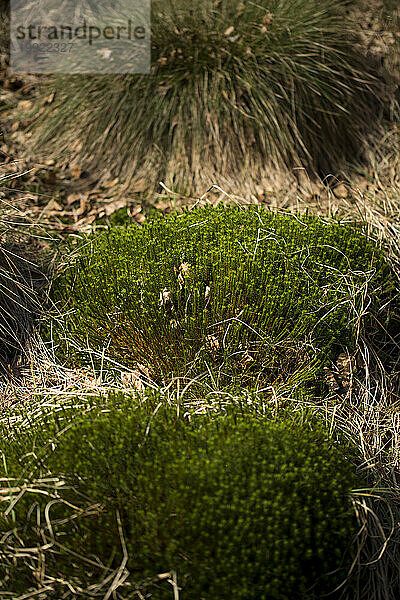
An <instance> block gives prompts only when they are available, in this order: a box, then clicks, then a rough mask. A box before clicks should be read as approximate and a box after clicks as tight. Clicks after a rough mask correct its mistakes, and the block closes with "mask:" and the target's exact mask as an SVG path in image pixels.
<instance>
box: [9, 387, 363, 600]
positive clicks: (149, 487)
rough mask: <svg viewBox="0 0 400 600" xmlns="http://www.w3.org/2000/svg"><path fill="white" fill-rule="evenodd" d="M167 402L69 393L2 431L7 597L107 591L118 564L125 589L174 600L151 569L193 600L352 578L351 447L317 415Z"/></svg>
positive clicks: (299, 590) (307, 590) (251, 595)
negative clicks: (81, 397)
mask: <svg viewBox="0 0 400 600" xmlns="http://www.w3.org/2000/svg"><path fill="white" fill-rule="evenodd" d="M159 400H160V398H159V397H158V396H154V397H153V398H151V399H149V400H146V401H144V402H142V403H138V402H137V400H135V398H132V397H124V396H122V395H115V396H112V397H110V398H109V399H107V400H106V399H104V398H99V399H93V400H89V401H88V400H85V401H75V404H76V406H75V408H73V407H72V408H69V409H65V410H64V411H59V412H57V413H48V414H47V415H42V416H41V417H40V418H39V419H38V420H36V422H34V423H32V424H31V427H30V428H28V429H26V428H19V427H18V426H16V425H14V426H13V428H12V430H11V435H10V431H8V432H7V435H6V436H4V435H2V436H1V440H2V441H1V452H2V456H3V461H2V462H3V464H4V469H3V471H4V470H5V472H3V475H2V476H3V477H4V476H5V477H6V484H5V485H7V481H8V485H9V486H10V488H9V489H10V491H9V496H8V497H9V500H10V502H11V504H10V506H9V509H8V510H7V511H6V516H5V518H4V516H3V518H2V519H1V529H2V530H3V532H7V531H8V533H5V535H4V536H3V542H4V543H3V545H2V549H1V552H2V554H3V557H2V560H1V569H2V570H3V576H2V578H3V581H8V586H9V587H8V591H17V592H18V593H23V592H25V593H26V592H27V590H28V589H31V590H32V589H34V585H35V584H36V585H37V587H40V586H43V587H46V586H48V588H47V589H48V590H49V591H48V594H49V597H52V596H51V595H50V591H51V592H52V593H54V594H57V593H58V594H59V595H61V594H62V592H63V591H66V590H67V587H68V588H69V589H70V591H71V590H80V593H81V595H80V596H79V597H86V595H85V590H87V591H89V590H90V592H91V594H93V593H94V592H96V593H98V594H100V592H102V593H103V594H104V593H105V592H106V591H107V589H108V588H109V586H110V585H111V582H112V581H115V579H114V575H115V573H116V572H118V573H119V577H120V585H121V590H119V591H120V592H121V594H122V595H121V596H119V597H125V595H124V594H123V592H124V589H125V588H124V586H127V590H128V591H129V589H130V590H132V589H133V590H134V589H139V590H141V592H142V593H144V594H146V597H149V596H150V597H155V598H170V597H172V590H171V587H170V585H169V584H168V583H167V582H166V581H164V582H160V581H158V582H157V577H156V576H157V574H161V573H166V572H170V573H172V572H175V573H176V576H177V581H178V585H179V586H181V587H182V588H183V592H182V593H183V596H184V597H185V598H187V599H188V600H198V598H204V599H210V600H211V598H220V599H221V600H222V599H224V598H226V599H228V598H229V599H230V598H232V597H234V598H237V599H238V600H252V599H254V600H261V599H263V598H265V599H272V598H274V599H275V598H276V599H285V598H303V599H304V598H317V597H318V598H319V597H321V595H320V594H322V593H326V592H330V591H332V590H333V589H334V587H335V586H336V584H338V583H341V582H342V581H343V580H344V579H345V577H346V575H347V572H348V569H349V567H350V565H351V561H352V551H351V550H349V545H350V544H351V540H352V537H353V535H354V534H356V533H357V525H356V522H355V519H354V512H353V511H352V507H351V502H350V496H349V492H350V491H351V489H352V488H354V486H357V485H358V483H359V482H358V479H357V477H356V476H355V474H354V468H353V467H352V465H351V461H350V460H349V457H350V456H351V453H352V451H351V450H350V449H349V448H348V447H347V446H346V447H343V448H338V447H336V446H335V444H334V443H333V441H332V440H331V439H329V436H328V434H327V431H326V430H325V429H323V428H322V426H320V425H318V424H316V423H315V422H314V423H313V424H312V427H311V423H310V422H309V423H303V425H301V424H299V423H295V422H294V421H293V419H292V418H289V417H287V418H285V419H284V420H281V421H277V420H273V419H272V418H269V417H267V416H258V417H256V416H255V414H254V413H253V414H252V413H250V412H249V410H248V409H244V408H242V409H240V408H238V407H236V408H231V409H230V410H229V411H228V413H227V414H224V415H222V416H214V417H210V416H206V415H202V416H194V415H193V416H192V419H191V420H189V419H188V418H186V417H184V416H182V413H181V412H180V411H179V410H177V407H176V406H175V407H171V406H170V407H165V406H164V407H160V404H158V402H159ZM2 433H3V434H4V431H3V432H2ZM346 457H347V458H346ZM3 481H4V480H3ZM3 485H4V484H3ZM22 489H24V493H23V494H20V493H19V491H20V490H22ZM4 494H6V492H5V491H4ZM13 500H14V501H13ZM24 548H36V549H37V551H35V552H33V551H32V552H31V553H30V554H29V555H27V554H26V553H25V552H24ZM39 564H40V565H42V566H43V569H42V570H41V573H40V575H39V581H37V582H34V579H35V573H36V574H37V573H38V569H37V568H36V567H37V566H38V565H39ZM110 573H111V574H110ZM113 573H114V575H113ZM328 573H329V575H328ZM106 575H107V577H106ZM171 577H172V576H171ZM107 582H108V583H107ZM102 586H103V587H102ZM117 587H118V586H117ZM127 593H128V592H127ZM147 594H149V596H147ZM55 597H59V596H55ZM63 597H64V596H63ZM126 597H128V596H126ZM129 597H130V596H129Z"/></svg>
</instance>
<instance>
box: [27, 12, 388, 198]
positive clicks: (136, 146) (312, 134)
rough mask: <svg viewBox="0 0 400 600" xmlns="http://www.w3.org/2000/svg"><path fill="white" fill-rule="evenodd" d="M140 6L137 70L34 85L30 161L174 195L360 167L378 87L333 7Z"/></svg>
mask: <svg viewBox="0 0 400 600" xmlns="http://www.w3.org/2000/svg"><path fill="white" fill-rule="evenodd" d="M152 4H153V6H152V65H153V66H152V72H151V75H150V76H148V75H144V76H132V75H119V76H112V77H111V76H109V77H108V76H101V77H96V76H89V77H88V76H82V75H79V76H66V77H61V76H58V77H51V78H45V79H44V80H43V82H42V83H43V86H42V87H43V98H42V100H43V101H42V100H39V101H38V104H37V114H36V117H35V118H34V120H33V132H34V136H33V143H34V147H35V152H37V150H38V148H39V147H40V146H41V147H42V149H43V148H44V151H45V153H56V154H57V155H63V156H64V158H65V157H66V158H67V160H70V161H72V162H74V161H76V162H78V163H79V164H81V165H84V167H85V168H88V169H89V170H91V171H92V172H93V171H94V172H96V173H98V174H99V178H101V176H102V175H103V176H110V175H112V176H113V177H115V176H117V177H119V178H120V179H121V180H123V181H127V182H128V183H130V185H131V188H132V189H134V187H135V185H136V186H140V189H143V187H144V188H148V189H150V190H154V188H156V187H157V185H158V183H159V181H164V182H165V183H166V185H167V186H168V187H170V188H172V189H180V190H187V191H188V192H193V191H194V190H196V189H197V190H199V189H204V187H208V186H209V185H210V184H211V183H214V182H215V181H219V182H223V181H227V180H235V181H236V184H238V182H240V181H242V180H245V179H251V180H252V181H253V182H255V183H258V182H260V181H261V180H263V179H266V178H268V174H269V175H271V171H273V170H276V169H283V170H284V171H285V169H286V171H288V170H291V169H293V168H298V167H304V168H306V169H307V170H309V171H310V172H313V173H315V172H323V173H324V174H326V173H328V172H332V170H335V169H337V168H338V167H339V166H340V165H342V164H343V161H344V162H346V161H348V162H352V163H354V162H357V161H358V160H361V159H362V158H365V149H366V145H367V142H366V140H367V138H368V137H369V138H371V137H372V138H373V136H374V132H375V133H376V132H377V130H378V129H379V127H378V124H377V104H379V101H378V99H377V98H378V97H379V89H380V88H379V82H378V81H377V79H376V78H375V76H374V75H373V74H372V73H371V70H370V68H369V66H368V62H367V59H366V58H365V57H362V55H361V53H357V52H356V50H355V49H354V47H355V43H354V39H353V35H352V33H351V32H350V29H349V27H348V25H347V23H346V20H345V19H344V18H343V14H344V7H345V5H346V2H335V3H333V2H329V1H327V0H323V1H322V2H321V1H319V2H318V1H317V0H311V1H310V0H308V1H304V0H290V1H289V2H278V1H276V0H262V2H258V3H242V2H238V1H237V0H235V1H234V2H228V1H227V0H221V1H218V2H214V1H211V0H206V2H201V3H200V2H197V3H194V4H193V3H192V2H188V1H187V0H179V2H172V1H171V0H167V1H165V0H163V1H162V2H161V1H159V0H156V1H155V2H153V3H152ZM53 92H54V94H55V95H53ZM49 97H51V102H46V98H49ZM378 112H379V111H378Z"/></svg>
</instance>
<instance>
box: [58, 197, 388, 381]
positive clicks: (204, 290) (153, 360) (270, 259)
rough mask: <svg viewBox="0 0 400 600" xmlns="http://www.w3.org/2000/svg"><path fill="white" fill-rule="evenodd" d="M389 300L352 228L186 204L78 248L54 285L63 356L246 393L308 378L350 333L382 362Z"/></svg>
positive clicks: (371, 252)
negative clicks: (364, 339) (254, 385)
mask: <svg viewBox="0 0 400 600" xmlns="http://www.w3.org/2000/svg"><path fill="white" fill-rule="evenodd" d="M394 292H395V290H394V279H393V277H392V275H391V270H390V267H389V266H388V264H387V263H386V261H385V258H384V255H383V252H382V251H381V250H380V249H379V248H378V247H377V246H376V245H375V244H374V243H373V242H372V241H370V240H368V239H367V238H366V237H365V236H364V235H363V234H362V233H361V232H360V231H359V230H357V229H356V228H354V227H351V226H348V225H340V224H338V223H324V222H323V221H322V220H319V219H317V218H314V217H311V216H304V217H301V218H298V217H296V216H294V215H285V214H274V213H271V212H268V211H266V210H258V209H253V208H252V209H248V210H246V211H243V210H240V209H238V208H226V209H213V208H205V209H196V210H193V211H192V212H186V213H183V214H175V215H172V216H168V217H162V216H161V217H159V218H156V219H154V220H153V221H152V222H150V223H147V224H146V225H145V226H144V227H143V228H142V229H138V228H136V227H127V228H125V229H123V228H121V229H110V230H109V231H107V233H106V234H104V235H102V236H100V237H98V238H96V239H88V240H85V241H84V244H82V249H81V251H80V254H79V258H78V260H77V261H76V262H75V263H74V264H73V265H72V266H71V267H70V268H69V269H67V270H66V272H65V273H63V274H62V275H61V276H60V277H59V279H58V280H57V281H56V283H55V285H54V289H53V298H54V299H55V300H56V301H58V302H59V307H60V308H61V310H62V312H63V313H66V318H65V319H64V320H63V321H61V322H60V321H58V323H59V327H58V330H56V338H57V339H58V340H59V343H60V347H61V348H62V349H63V351H64V353H65V354H66V355H67V356H69V357H70V358H71V359H73V360H76V361H83V362H85V360H86V361H88V358H87V355H85V353H77V352H76V351H75V350H74V349H73V345H72V344H69V342H68V341H65V340H68V339H69V340H73V341H74V344H75V345H76V344H78V345H80V346H81V347H83V348H91V349H92V350H94V351H95V352H97V356H101V355H102V353H104V354H105V355H107V356H109V357H111V358H112V359H113V360H115V361H117V362H119V363H122V364H123V365H125V366H128V367H136V366H137V365H138V364H140V365H142V366H144V369H145V371H146V372H148V373H149V374H150V376H151V377H152V378H153V379H155V380H157V381H161V380H162V379H163V378H164V377H169V376H171V375H179V376H181V377H194V376H199V375H201V374H202V373H204V372H207V370H208V369H209V368H211V369H212V370H213V372H214V373H216V374H218V376H219V377H220V378H221V382H223V381H236V382H237V383H240V384H242V385H245V384H246V385H247V384H248V383H249V382H252V381H254V378H255V376H257V377H259V378H261V381H262V382H264V383H265V382H267V383H268V382H269V383H273V382H275V383H279V382H288V381H291V382H295V381H300V380H302V381H303V380H304V381H305V380H311V379H313V378H314V379H315V378H316V377H318V374H319V372H320V371H321V368H322V366H324V365H326V364H327V363H329V361H332V360H335V358H336V357H337V356H338V354H339V353H340V352H341V351H343V348H344V347H349V348H350V349H352V348H354V346H355V345H356V342H357V339H358V336H359V335H363V336H364V335H365V336H368V337H369V340H370V341H371V342H373V343H375V344H376V346H377V347H378V346H379V348H380V350H381V355H382V356H383V355H384V354H385V352H386V351H387V350H388V349H387V348H386V346H385V345H386V344H387V342H388V339H389V338H388V337H387V336H386V337H385V334H384V333H383V329H382V327H386V328H390V335H391V336H392V338H393V337H395V336H396V329H395V328H396V327H397V328H398V325H396V324H395V319H394V318H393V315H392V312H393V311H394V310H395V309H396V307H395V306H394V303H393V302H392V303H391V302H390V300H391V297H392V296H394ZM397 306H398V305H397ZM378 322H379V323H381V325H382V326H380V325H378V324H377V323H378ZM397 331H398V329H397ZM382 356H381V358H382ZM90 360H92V357H90Z"/></svg>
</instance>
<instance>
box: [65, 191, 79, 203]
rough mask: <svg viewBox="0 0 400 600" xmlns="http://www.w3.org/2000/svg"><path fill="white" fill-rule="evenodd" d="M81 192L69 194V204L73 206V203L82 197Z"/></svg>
mask: <svg viewBox="0 0 400 600" xmlns="http://www.w3.org/2000/svg"><path fill="white" fill-rule="evenodd" d="M80 196H81V195H80V194H77V193H75V194H68V196H67V205H68V206H71V205H72V204H74V203H75V202H77V201H78V200H79V199H80Z"/></svg>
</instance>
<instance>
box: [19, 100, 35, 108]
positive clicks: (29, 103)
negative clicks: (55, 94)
mask: <svg viewBox="0 0 400 600" xmlns="http://www.w3.org/2000/svg"><path fill="white" fill-rule="evenodd" d="M32 106H33V102H32V101H31V100H20V101H19V102H18V104H17V108H18V110H30V109H31V108H32Z"/></svg>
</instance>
